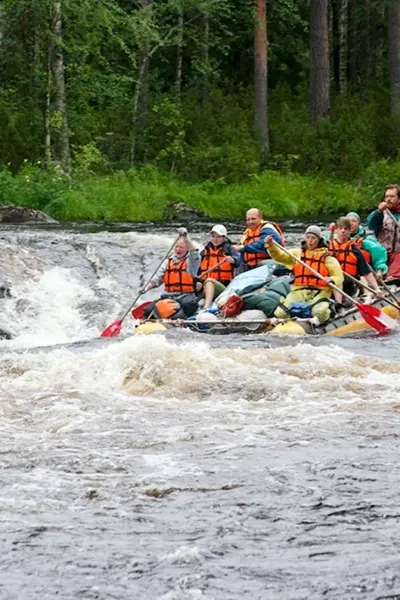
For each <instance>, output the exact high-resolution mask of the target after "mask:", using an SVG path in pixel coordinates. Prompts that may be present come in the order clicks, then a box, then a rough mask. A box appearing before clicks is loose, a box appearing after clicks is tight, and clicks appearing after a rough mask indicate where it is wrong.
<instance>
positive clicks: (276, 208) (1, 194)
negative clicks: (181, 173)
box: [0, 164, 381, 221]
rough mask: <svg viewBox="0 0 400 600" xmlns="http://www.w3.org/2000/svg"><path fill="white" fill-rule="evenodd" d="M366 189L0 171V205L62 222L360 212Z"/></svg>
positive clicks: (292, 178)
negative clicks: (188, 213)
mask: <svg viewBox="0 0 400 600" xmlns="http://www.w3.org/2000/svg"><path fill="white" fill-rule="evenodd" d="M377 168H381V167H380V166H379V165H377ZM372 180H373V178H372V174H371V179H370V180H369V181H370V182H371V181H372ZM370 185H371V183H368V185H367V186H366V187H365V188H361V187H360V186H353V185H351V184H349V183H344V182H339V181H337V182H332V181H328V180H324V179H317V178H315V177H311V176H302V175H293V174H280V173H277V172H274V171H265V172H264V173H261V174H259V175H253V176H252V177H251V179H250V181H249V182H247V183H237V184H230V185H228V184H226V183H225V182H224V181H222V180H220V181H216V182H211V181H208V182H205V183H201V184H196V183H193V184H189V183H185V182H183V181H180V180H179V179H177V178H176V177H172V176H171V175H166V174H163V173H161V172H159V171H158V170H157V169H155V168H154V167H152V166H146V167H144V168H142V169H130V170H128V171H119V172H116V173H114V174H110V175H107V176H98V175H90V174H87V173H86V174H85V177H84V178H83V179H78V180H76V181H74V182H68V181H67V180H66V179H65V177H62V176H61V175H60V174H59V172H58V169H55V170H54V171H53V172H51V173H49V172H47V171H44V170H43V169H41V168H40V167H39V166H31V165H28V164H26V165H25V166H24V168H23V169H22V170H21V172H20V173H18V175H12V174H11V173H10V172H9V171H8V170H6V169H3V170H1V171H0V204H17V205H18V204H19V205H24V206H31V207H33V208H36V209H40V210H44V211H45V212H47V213H48V214H50V215H51V216H53V217H55V218H57V219H61V220H70V221H77V220H93V221H98V220H107V221H149V220H151V221H161V220H162V219H164V218H165V217H166V216H167V215H168V214H169V212H170V209H169V207H170V205H171V204H174V203H175V202H184V203H185V204H186V205H188V206H192V207H193V208H195V209H197V210H199V211H201V212H203V213H204V214H205V215H207V216H209V217H210V218H212V219H226V218H231V219H242V218H243V215H244V213H245V212H246V210H247V209H248V208H251V207H253V206H257V207H259V208H260V209H261V210H262V211H263V212H264V214H265V215H267V216H269V217H276V218H293V217H297V216H299V217H312V218H320V217H321V216H328V215H335V216H337V215H338V214H340V213H344V212H347V211H348V210H358V211H365V210H366V209H367V208H368V207H369V206H370V205H371V196H370V192H371V188H370Z"/></svg>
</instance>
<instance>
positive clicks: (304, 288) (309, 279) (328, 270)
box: [265, 225, 343, 325]
mask: <svg viewBox="0 0 400 600" xmlns="http://www.w3.org/2000/svg"><path fill="white" fill-rule="evenodd" d="M265 244H266V248H267V250H268V252H269V253H270V255H271V258H273V259H274V260H275V261H276V262H277V263H279V264H281V265H284V266H285V267H287V268H288V269H291V270H292V271H293V275H294V281H293V284H292V286H291V288H290V293H289V294H288V296H287V297H286V298H285V300H284V302H283V305H284V306H285V307H286V309H285V308H282V307H281V306H278V308H277V309H276V311H275V313H274V314H275V316H276V317H278V318H279V319H284V318H286V317H287V316H288V313H290V308H291V307H292V305H293V304H295V303H297V302H307V303H308V304H309V305H310V309H311V314H312V322H313V324H315V325H320V324H321V323H324V322H325V321H328V320H329V317H330V309H329V299H330V297H331V294H332V289H331V288H330V287H329V285H328V282H330V281H332V283H334V284H335V285H336V286H337V287H339V288H342V286H343V273H342V269H341V268H340V264H339V263H338V261H337V260H336V258H333V256H330V254H329V249H328V248H327V245H326V242H325V240H324V238H323V237H322V232H321V229H320V228H319V227H318V226H317V225H310V226H309V227H308V228H307V230H306V234H305V241H304V242H303V243H302V247H301V249H299V250H291V253H292V254H293V255H294V256H296V257H297V258H300V259H301V260H302V261H303V262H304V263H306V264H307V265H309V266H310V267H312V268H313V269H314V270H315V271H317V272H318V273H319V274H320V275H321V277H322V279H320V278H318V277H316V276H315V275H314V274H313V273H312V272H311V271H310V270H309V269H307V268H306V267H304V266H303V265H300V264H299V263H297V262H296V261H295V260H294V258H291V257H290V256H288V255H287V254H285V252H283V251H282V250H281V249H280V248H278V247H277V246H276V245H275V244H274V243H273V239H272V237H271V236H269V237H268V238H267V239H266V242H265Z"/></svg>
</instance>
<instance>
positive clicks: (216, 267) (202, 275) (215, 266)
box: [199, 258, 227, 279]
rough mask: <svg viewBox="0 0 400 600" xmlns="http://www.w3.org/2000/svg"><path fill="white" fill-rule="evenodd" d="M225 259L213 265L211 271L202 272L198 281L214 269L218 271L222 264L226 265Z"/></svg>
mask: <svg viewBox="0 0 400 600" xmlns="http://www.w3.org/2000/svg"><path fill="white" fill-rule="evenodd" d="M226 260H227V259H226V258H224V260H221V262H219V263H218V264H216V265H214V266H213V267H211V269H207V271H204V273H202V274H201V275H200V277H199V279H202V277H204V275H208V273H211V271H214V270H215V269H218V267H220V266H221V265H223V264H224V263H226Z"/></svg>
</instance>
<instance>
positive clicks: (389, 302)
mask: <svg viewBox="0 0 400 600" xmlns="http://www.w3.org/2000/svg"><path fill="white" fill-rule="evenodd" d="M344 276H345V277H347V279H350V281H353V283H355V284H357V285H359V286H361V287H362V288H364V289H366V290H368V291H369V292H372V293H373V294H376V290H374V288H372V287H370V286H369V285H366V284H365V283H361V281H360V280H359V279H356V278H355V277H353V275H349V274H348V273H345V274H344ZM386 287H387V286H386ZM393 296H394V294H393ZM394 297H395V298H396V296H394ZM381 299H382V300H383V301H384V302H387V303H388V304H390V306H393V307H394V308H396V309H397V310H400V307H399V305H398V304H395V303H394V302H391V301H390V300H388V299H387V298H381ZM396 302H397V298H396Z"/></svg>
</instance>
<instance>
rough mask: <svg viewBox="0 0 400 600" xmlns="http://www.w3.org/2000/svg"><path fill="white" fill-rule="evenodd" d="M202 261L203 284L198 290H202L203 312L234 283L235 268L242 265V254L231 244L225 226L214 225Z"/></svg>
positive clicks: (202, 252) (203, 251) (201, 253)
mask: <svg viewBox="0 0 400 600" xmlns="http://www.w3.org/2000/svg"><path fill="white" fill-rule="evenodd" d="M200 260H201V263H200V271H199V278H200V280H201V283H198V286H197V289H198V291H199V292H200V291H201V289H202V294H203V295H204V306H203V310H208V308H209V307H210V306H211V304H212V302H213V300H214V299H215V298H217V296H219V295H220V294H221V292H223V291H224V289H225V287H226V286H227V285H228V284H229V283H230V282H231V281H232V279H233V278H234V276H235V268H237V267H238V266H239V265H240V254H239V253H238V252H237V250H235V248H234V247H233V246H232V244H231V243H230V241H229V239H228V232H227V230H226V227H225V226H224V225H214V227H213V228H212V229H211V240H210V241H209V242H208V244H207V245H206V246H205V247H204V249H203V250H202V251H201V252H200ZM205 276H206V279H205V278H204V277H205ZM199 288H200V289H199Z"/></svg>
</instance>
